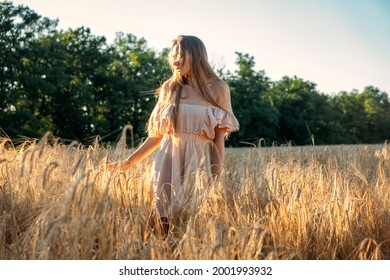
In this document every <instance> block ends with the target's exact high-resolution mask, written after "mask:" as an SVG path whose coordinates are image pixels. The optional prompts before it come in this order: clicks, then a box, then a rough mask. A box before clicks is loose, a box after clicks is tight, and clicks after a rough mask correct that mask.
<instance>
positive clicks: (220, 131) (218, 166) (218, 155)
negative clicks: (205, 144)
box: [211, 127, 226, 179]
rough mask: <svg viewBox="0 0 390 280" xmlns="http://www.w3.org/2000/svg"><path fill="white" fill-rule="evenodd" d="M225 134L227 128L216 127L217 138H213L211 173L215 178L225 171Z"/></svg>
mask: <svg viewBox="0 0 390 280" xmlns="http://www.w3.org/2000/svg"><path fill="white" fill-rule="evenodd" d="M225 135H226V129H224V128H218V127H217V128H215V138H214V140H213V150H212V162H211V173H212V175H213V177H214V178H216V179H219V178H220V176H221V174H222V171H223V162H224V159H225Z"/></svg>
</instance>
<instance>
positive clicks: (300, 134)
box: [272, 76, 337, 145]
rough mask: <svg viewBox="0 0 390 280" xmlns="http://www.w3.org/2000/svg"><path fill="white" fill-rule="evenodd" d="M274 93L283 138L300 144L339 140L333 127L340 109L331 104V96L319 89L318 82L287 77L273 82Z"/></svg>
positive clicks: (280, 134) (285, 140) (280, 135)
mask: <svg viewBox="0 0 390 280" xmlns="http://www.w3.org/2000/svg"><path fill="white" fill-rule="evenodd" d="M272 92H273V98H274V103H275V106H276V107H277V108H278V110H279V116H280V119H279V122H280V130H279V134H278V138H279V139H280V141H283V142H289V141H292V142H293V143H295V144H297V145H307V144H324V143H332V142H334V141H337V140H336V139H335V138H334V136H335V134H336V133H337V132H336V131H334V129H333V128H335V126H334V125H335V124H336V123H337V112H336V111H335V110H333V108H332V107H331V106H330V105H329V104H328V97H327V96H325V95H324V94H320V93H319V92H318V91H317V90H316V84H314V83H312V82H310V81H304V80H303V79H300V78H297V77H293V78H289V77H287V76H285V77H283V78H282V79H281V80H280V81H278V82H275V83H274V84H273V87H272Z"/></svg>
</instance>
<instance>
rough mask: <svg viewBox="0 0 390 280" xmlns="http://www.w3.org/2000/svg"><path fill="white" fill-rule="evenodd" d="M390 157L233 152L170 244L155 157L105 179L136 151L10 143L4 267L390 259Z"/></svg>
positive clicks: (384, 153) (0, 158)
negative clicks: (156, 196) (158, 223)
mask: <svg viewBox="0 0 390 280" xmlns="http://www.w3.org/2000/svg"><path fill="white" fill-rule="evenodd" d="M121 143H122V144H121ZM389 149H390V148H389V145H388V143H384V144H383V145H355V146H352V145H342V146H308V147H293V146H286V147H253V148H234V149H233V148H228V149H226V160H225V162H226V174H225V176H224V182H223V184H209V185H204V184H203V183H202V181H199V182H197V186H196V188H198V189H199V190H200V191H199V195H198V196H197V197H196V198H194V199H193V200H192V201H191V202H190V203H189V205H188V209H187V211H186V212H185V215H184V214H183V215H182V216H180V217H178V218H177V219H175V220H174V221H172V225H171V229H170V233H169V235H168V237H166V238H164V236H163V235H161V234H160V233H159V232H158V231H156V230H154V229H155V228H154V227H153V226H152V224H151V223H150V222H149V220H150V214H151V211H152V209H151V207H150V200H151V198H150V195H149V191H150V169H151V164H152V156H151V157H149V158H147V159H146V160H144V161H143V162H142V163H141V164H139V165H137V166H135V167H133V168H131V169H130V170H128V171H126V172H119V171H115V172H100V169H99V166H101V164H102V163H104V162H106V161H115V160H118V159H122V158H124V157H126V156H127V155H128V154H129V153H130V152H131V149H126V148H125V145H123V141H122V142H119V143H118V145H116V146H115V148H114V147H103V146H102V145H101V144H100V142H99V141H98V139H96V141H95V143H94V144H92V145H90V146H82V145H79V144H78V143H76V142H74V143H71V144H67V145H65V144H63V143H62V142H61V140H60V139H56V138H54V137H53V136H51V135H50V134H47V135H45V137H43V138H42V139H40V140H30V139H24V140H20V141H19V142H18V145H15V144H14V143H12V142H11V141H10V140H9V139H6V138H3V139H2V140H1V141H0V259H20V260H24V259H28V260H31V259H32V260H64V259H66V260H68V259H71V260H79V259H87V260H93V259H100V260H116V259H122V260H123V259H137V260H156V259H158V260H165V259H172V260H211V259H213V260H233V259H238V260H254V259H279V260H281V259H283V260H285V259H303V260H312V259H322V260H323V259H326V260H329V259H341V260H344V259H354V260H358V259H379V260H380V259H390V209H389V206H390V195H389V192H390V188H389V187H390V184H389V183H390V161H389V158H390V150H389Z"/></svg>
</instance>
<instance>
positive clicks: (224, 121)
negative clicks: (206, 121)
mask: <svg viewBox="0 0 390 280" xmlns="http://www.w3.org/2000/svg"><path fill="white" fill-rule="evenodd" d="M213 111H214V117H215V120H216V122H217V127H218V128H226V132H229V133H230V132H235V131H238V130H239V129H240V124H239V123H238V120H237V118H236V117H235V116H234V114H233V113H232V112H228V111H225V110H222V109H221V108H215V109H214V110H213Z"/></svg>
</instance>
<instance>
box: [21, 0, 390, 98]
mask: <svg viewBox="0 0 390 280" xmlns="http://www.w3.org/2000/svg"><path fill="white" fill-rule="evenodd" d="M13 3H14V4H24V5H27V6H29V7H30V8H31V9H33V10H35V11H36V12H38V13H39V14H40V15H43V16H47V17H49V18H52V19H56V18H58V19H59V21H60V24H59V27H60V28H61V29H68V28H69V27H71V28H75V27H80V26H85V27H89V28H91V31H92V33H93V34H94V35H103V36H105V37H106V38H107V39H108V41H112V39H113V38H114V37H115V33H116V32H124V33H132V34H134V35H136V36H137V37H144V38H145V39H146V40H147V41H148V46H149V47H151V48H155V49H156V50H161V49H162V48H164V47H169V46H170V43H171V41H172V40H173V39H174V38H175V37H176V36H177V35H179V34H188V35H196V36H198V37H199V38H201V39H202V40H203V42H204V43H205V45H206V47H207V49H208V52H209V58H210V60H211V61H212V63H213V64H216V65H218V66H221V65H225V66H226V69H230V70H234V69H235V59H236V55H235V51H239V52H242V53H249V54H251V55H253V56H254V58H255V62H256V65H255V69H256V70H265V72H266V75H267V76H268V77H269V78H271V80H274V81H276V80H279V79H280V78H281V77H282V76H284V75H287V76H290V77H292V76H294V75H296V76H298V77H299V78H303V79H305V80H309V81H311V82H314V83H316V84H317V89H318V90H319V91H320V92H324V93H329V94H331V93H337V92H339V91H342V90H346V91H351V90H353V89H357V90H359V91H362V90H363V88H364V87H365V86H367V85H374V86H376V87H378V88H379V89H381V90H382V91H386V92H387V93H389V94H390V0H257V1H256V0H238V1H230V0H214V1H213V0H197V1H177V0H176V1H171V0H160V1H159V0H110V1H107V0H66V1H65V0H46V1H44V0H14V1H13Z"/></svg>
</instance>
